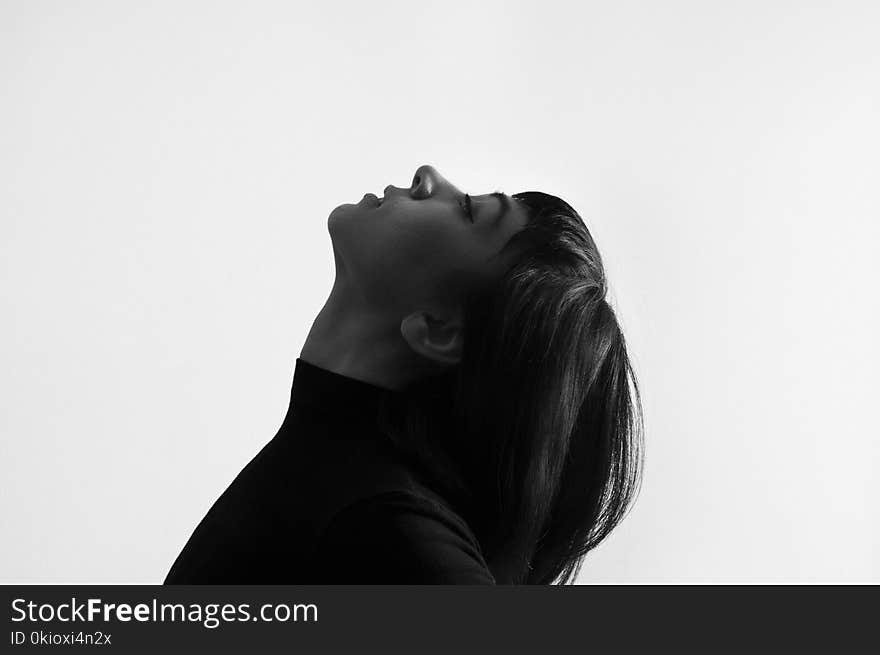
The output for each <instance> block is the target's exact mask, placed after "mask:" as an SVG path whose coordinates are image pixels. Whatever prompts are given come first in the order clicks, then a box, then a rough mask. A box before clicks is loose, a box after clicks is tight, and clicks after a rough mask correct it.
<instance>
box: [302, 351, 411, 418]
mask: <svg viewBox="0 0 880 655" xmlns="http://www.w3.org/2000/svg"><path fill="white" fill-rule="evenodd" d="M393 393H395V392H394V391H393V390H391V389H386V388H384V387H379V386H376V385H374V384H371V383H369V382H365V381H363V380H357V379H355V378H350V377H348V376H345V375H341V374H339V373H334V372H333V371H330V370H328V369H325V368H321V367H320V366H316V365H315V364H310V363H309V362H307V361H305V360H304V359H302V358H301V357H297V359H296V365H295V368H294V372H293V388H292V389H291V393H290V407H291V409H297V408H300V407H308V408H310V409H313V410H317V411H319V412H322V413H325V414H330V415H333V416H336V417H340V418H342V417H344V418H346V419H350V420H356V421H357V420H363V421H367V422H370V423H373V422H374V421H375V418H376V412H377V409H378V407H379V402H380V400H381V398H382V397H383V396H385V395H386V394H393Z"/></svg>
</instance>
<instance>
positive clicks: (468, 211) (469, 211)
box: [462, 194, 474, 223]
mask: <svg viewBox="0 0 880 655" xmlns="http://www.w3.org/2000/svg"><path fill="white" fill-rule="evenodd" d="M462 207H463V208H464V213H465V216H467V217H468V218H469V219H470V221H471V223H473V222H474V209H473V207H472V206H471V197H470V196H469V195H468V194H464V203H462Z"/></svg>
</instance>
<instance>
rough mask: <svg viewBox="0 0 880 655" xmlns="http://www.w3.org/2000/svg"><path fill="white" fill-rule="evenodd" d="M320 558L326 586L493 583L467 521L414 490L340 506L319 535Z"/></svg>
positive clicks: (388, 492)
mask: <svg viewBox="0 0 880 655" xmlns="http://www.w3.org/2000/svg"><path fill="white" fill-rule="evenodd" d="M318 560H319V562H318V566H319V568H320V569H321V573H322V575H323V576H324V579H325V583H327V584H495V580H494V578H493V577H492V574H491V573H490V571H489V568H488V566H487V565H486V563H485V560H484V559H483V556H482V553H481V552H480V548H479V545H478V543H477V540H476V538H475V537H474V535H473V533H472V531H471V530H470V528H469V527H468V525H467V523H466V522H465V521H464V520H463V519H462V518H461V517H460V516H459V515H458V514H456V513H455V512H454V511H452V509H450V508H449V507H448V506H447V505H446V504H445V503H443V502H441V501H440V500H439V499H437V498H436V497H433V495H431V494H421V493H418V492H415V491H411V490H396V491H386V492H383V493H378V494H374V495H371V496H368V497H365V498H362V499H360V500H357V501H355V502H353V503H351V504H349V505H347V506H346V507H344V508H342V509H341V510H339V511H338V512H337V513H336V514H335V515H334V516H333V517H332V518H331V520H330V522H329V523H328V525H327V527H326V528H325V530H324V531H323V533H322V535H321V538H320V539H319V545H318Z"/></svg>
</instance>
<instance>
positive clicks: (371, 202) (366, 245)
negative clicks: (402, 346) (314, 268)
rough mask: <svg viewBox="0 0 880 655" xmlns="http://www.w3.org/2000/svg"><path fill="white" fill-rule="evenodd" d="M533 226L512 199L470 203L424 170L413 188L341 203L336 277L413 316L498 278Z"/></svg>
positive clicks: (492, 197)
mask: <svg viewBox="0 0 880 655" xmlns="http://www.w3.org/2000/svg"><path fill="white" fill-rule="evenodd" d="M526 221H527V215H526V211H525V209H524V207H522V206H521V205H520V204H519V203H518V202H517V201H516V200H514V199H513V198H511V197H510V196H507V195H505V194H501V193H497V192H496V193H494V194H492V193H488V194H482V195H471V196H470V202H468V201H467V197H466V196H465V193H464V192H463V191H461V190H460V189H458V188H457V187H456V186H455V185H454V184H452V183H451V182H450V181H449V180H447V179H446V178H444V177H443V176H442V175H441V174H440V173H439V172H438V171H437V170H436V169H435V168H433V167H432V166H420V167H419V168H418V169H417V170H416V171H415V174H414V175H413V180H412V184H411V185H410V186H409V188H402V187H395V186H392V185H389V186H387V187H386V188H385V191H384V197H383V198H381V199H379V198H377V197H376V196H375V195H374V194H372V193H368V194H366V195H365V196H364V197H363V199H361V201H360V202H358V203H357V204H344V205H340V206H339V207H336V209H334V210H333V211H332V212H331V213H330V217H329V219H328V223H327V224H328V230H329V232H330V237H331V240H332V242H333V251H334V255H335V257H336V273H337V277H339V276H344V278H345V280H346V282H348V283H350V284H352V285H353V286H355V287H356V288H357V289H358V290H359V291H360V292H361V293H362V294H363V295H364V297H365V299H366V300H367V301H368V302H370V303H371V304H378V305H384V306H393V307H397V308H400V309H404V310H407V311H409V310H411V309H413V308H414V305H417V304H418V303H419V302H420V301H424V300H438V299H450V298H456V297H457V296H458V294H459V293H460V292H461V291H462V290H463V289H464V288H467V287H468V285H470V284H473V283H475V282H477V281H484V280H490V279H492V277H493V276H494V275H495V274H499V273H500V272H501V270H502V266H503V261H502V260H501V258H496V255H497V254H498V253H499V251H500V250H501V248H502V246H503V245H504V244H505V243H506V242H507V240H508V239H509V238H510V237H511V236H512V235H513V234H514V233H516V232H517V231H519V230H520V229H522V228H523V227H524V226H525V224H526Z"/></svg>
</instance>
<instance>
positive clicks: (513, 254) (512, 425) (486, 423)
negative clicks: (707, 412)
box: [380, 191, 643, 584]
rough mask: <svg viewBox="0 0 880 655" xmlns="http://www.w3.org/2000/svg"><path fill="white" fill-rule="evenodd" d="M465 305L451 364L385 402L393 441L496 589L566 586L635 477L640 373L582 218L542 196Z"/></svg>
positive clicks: (531, 195) (534, 198)
mask: <svg viewBox="0 0 880 655" xmlns="http://www.w3.org/2000/svg"><path fill="white" fill-rule="evenodd" d="M513 198H515V200H516V201H518V202H520V203H522V205H523V206H524V207H525V209H526V211H527V215H528V222H527V224H526V226H525V227H524V228H523V229H522V230H520V231H519V232H517V233H515V234H514V235H513V237H511V239H510V240H509V241H508V242H507V244H505V247H504V249H503V250H502V252H501V253H500V255H501V256H503V257H506V258H507V260H506V261H508V262H509V264H508V265H507V266H506V268H505V273H504V274H503V275H502V276H501V278H500V279H499V280H497V281H495V282H494V283H492V284H491V285H489V286H485V285H484V286H479V287H477V288H476V289H474V290H472V291H471V292H470V293H469V295H468V296H467V297H466V299H465V303H464V344H463V354H462V360H461V362H460V364H459V365H457V366H455V367H454V368H452V369H450V370H448V371H446V372H444V373H442V374H440V375H435V376H431V377H428V378H425V379H422V380H420V381H419V382H418V383H415V384H413V385H411V386H410V387H409V388H408V389H407V390H405V392H404V393H402V394H397V395H395V397H394V398H395V399H392V398H391V397H389V399H388V400H387V401H386V402H384V403H383V404H382V408H381V411H380V421H381V424H382V425H383V427H384V429H385V431H386V433H387V434H388V435H389V437H390V438H391V439H392V440H393V441H394V443H395V444H396V445H397V446H398V448H399V449H400V450H401V451H402V452H404V453H405V454H407V455H409V456H410V457H411V458H412V461H413V463H414V464H415V465H416V466H417V467H418V469H419V470H421V471H422V472H423V473H424V474H425V476H426V477H427V478H428V479H429V480H430V482H431V484H432V485H434V486H435V487H437V488H438V491H440V492H441V493H443V494H445V496H446V498H448V499H449V500H450V502H451V503H452V504H453V505H455V507H456V509H457V510H458V511H459V512H461V513H462V515H463V516H464V517H465V518H466V520H467V521H468V524H469V525H470V526H471V528H472V529H473V531H474V533H475V535H476V536H477V538H478V540H479V542H480V546H481V548H482V550H483V554H484V556H485V558H486V561H487V563H488V565H489V568H490V570H491V571H492V573H493V575H494V576H495V579H496V581H497V582H498V583H499V584H552V583H558V584H566V583H571V582H573V581H574V578H575V577H576V576H577V573H578V572H579V570H580V568H581V565H582V564H583V560H584V557H585V555H586V554H587V552H589V551H590V550H591V549H593V548H595V547H596V545H598V544H599V543H600V542H601V541H602V540H603V539H604V538H605V537H606V536H608V534H609V533H610V532H611V530H612V529H613V528H614V527H615V526H617V524H618V523H620V521H621V520H622V519H623V517H624V515H625V514H626V512H627V511H628V509H629V507H631V505H632V503H633V501H634V500H635V497H636V495H637V493H638V487H639V485H640V481H641V470H642V459H643V424H642V412H641V401H640V397H639V389H638V383H637V381H636V376H635V374H634V372H633V369H632V366H631V364H630V360H629V357H628V356H627V351H626V343H625V340H624V337H623V333H622V331H621V329H620V325H619V324H618V321H617V317H616V315H615V313H614V311H613V309H612V308H611V306H610V305H609V304H608V301H607V299H606V294H607V291H608V287H607V280H606V278H605V270H604V267H603V265H602V259H601V257H600V256H599V251H598V249H597V248H596V244H595V243H594V241H593V238H592V236H591V235H590V232H589V231H588V230H587V227H586V225H585V224H584V221H583V219H581V217H580V216H579V215H578V213H577V212H576V211H575V210H574V209H573V208H572V207H571V206H569V205H568V203H566V202H565V201H563V200H561V199H559V198H557V197H555V196H552V195H548V194H545V193H540V192H536V191H530V192H524V193H519V194H516V195H514V196H513Z"/></svg>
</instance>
